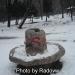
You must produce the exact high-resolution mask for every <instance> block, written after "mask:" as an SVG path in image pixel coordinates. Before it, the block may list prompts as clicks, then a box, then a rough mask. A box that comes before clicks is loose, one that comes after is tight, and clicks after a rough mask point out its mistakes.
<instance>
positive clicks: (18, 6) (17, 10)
mask: <svg viewBox="0 0 75 75" xmlns="http://www.w3.org/2000/svg"><path fill="white" fill-rule="evenodd" d="M25 12H26V4H25V3H21V2H19V1H18V0H15V1H14V3H13V4H12V10H11V14H12V16H13V17H22V16H23V15H24V13H25Z"/></svg>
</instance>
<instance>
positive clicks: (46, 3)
mask: <svg viewBox="0 0 75 75" xmlns="http://www.w3.org/2000/svg"><path fill="white" fill-rule="evenodd" d="M43 7H44V12H45V13H48V12H52V1H51V0H43Z"/></svg>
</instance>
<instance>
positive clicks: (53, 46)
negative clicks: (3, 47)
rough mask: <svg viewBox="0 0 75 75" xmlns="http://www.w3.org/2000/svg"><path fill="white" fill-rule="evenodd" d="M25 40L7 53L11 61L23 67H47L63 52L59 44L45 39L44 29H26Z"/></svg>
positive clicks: (58, 58)
mask: <svg viewBox="0 0 75 75" xmlns="http://www.w3.org/2000/svg"><path fill="white" fill-rule="evenodd" d="M25 40H26V42H25V43H24V45H21V46H19V47H15V48H13V49H12V50H11V51H10V54H9V59H10V61H11V62H14V63H16V64H18V65H21V66H23V67H24V68H30V69H31V68H34V67H35V68H36V67H37V68H40V67H41V68H46V69H47V68H49V67H50V66H52V63H55V62H57V61H58V60H60V58H61V57H62V56H63V55H64V54H65V50H64V48H63V47H62V46H61V45H59V44H57V43H51V42H47V41H46V34H45V32H44V30H40V29H38V28H33V29H28V30H27V31H26V33H25ZM58 65H60V64H58ZM56 66H57V64H56ZM38 75H39V74H38ZM46 75H47V74H46Z"/></svg>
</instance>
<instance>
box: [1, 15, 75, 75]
mask: <svg viewBox="0 0 75 75" xmlns="http://www.w3.org/2000/svg"><path fill="white" fill-rule="evenodd" d="M44 20H45V19H44ZM44 20H43V21H40V19H38V20H37V19H34V21H35V22H36V21H38V23H34V24H27V23H26V24H25V25H24V29H22V30H19V29H17V27H15V26H12V27H11V28H10V29H9V28H7V27H6V23H4V25H3V24H2V23H0V38H1V39H0V75H17V74H15V72H14V69H15V67H16V65H15V64H13V63H11V62H10V61H9V52H10V50H11V49H12V48H14V47H15V46H18V45H23V44H24V41H25V38H24V36H25V31H26V29H28V28H34V27H36V28H41V29H43V30H45V32H46V38H47V41H48V42H55V43H59V44H61V45H62V46H63V47H64V48H65V51H66V53H65V55H64V56H63V57H62V59H61V61H63V63H64V65H63V68H62V70H61V71H60V72H59V73H57V74H56V75H75V71H74V70H75V60H74V59H75V21H73V22H71V20H70V17H69V16H67V15H65V18H64V19H62V18H61V15H55V16H51V17H50V18H49V19H48V20H49V21H48V22H44ZM28 21H29V20H27V21H26V22H28ZM12 24H13V23H12ZM3 37H4V39H2V38H3ZM12 37H14V38H12ZM9 38H10V39H9Z"/></svg>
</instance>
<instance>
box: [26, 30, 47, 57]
mask: <svg viewBox="0 0 75 75" xmlns="http://www.w3.org/2000/svg"><path fill="white" fill-rule="evenodd" d="M25 38H26V53H27V55H32V56H35V55H36V54H38V53H44V51H45V50H46V49H47V44H46V36H45V32H44V31H43V30H40V29H28V30H27V31H26V35H25Z"/></svg>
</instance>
